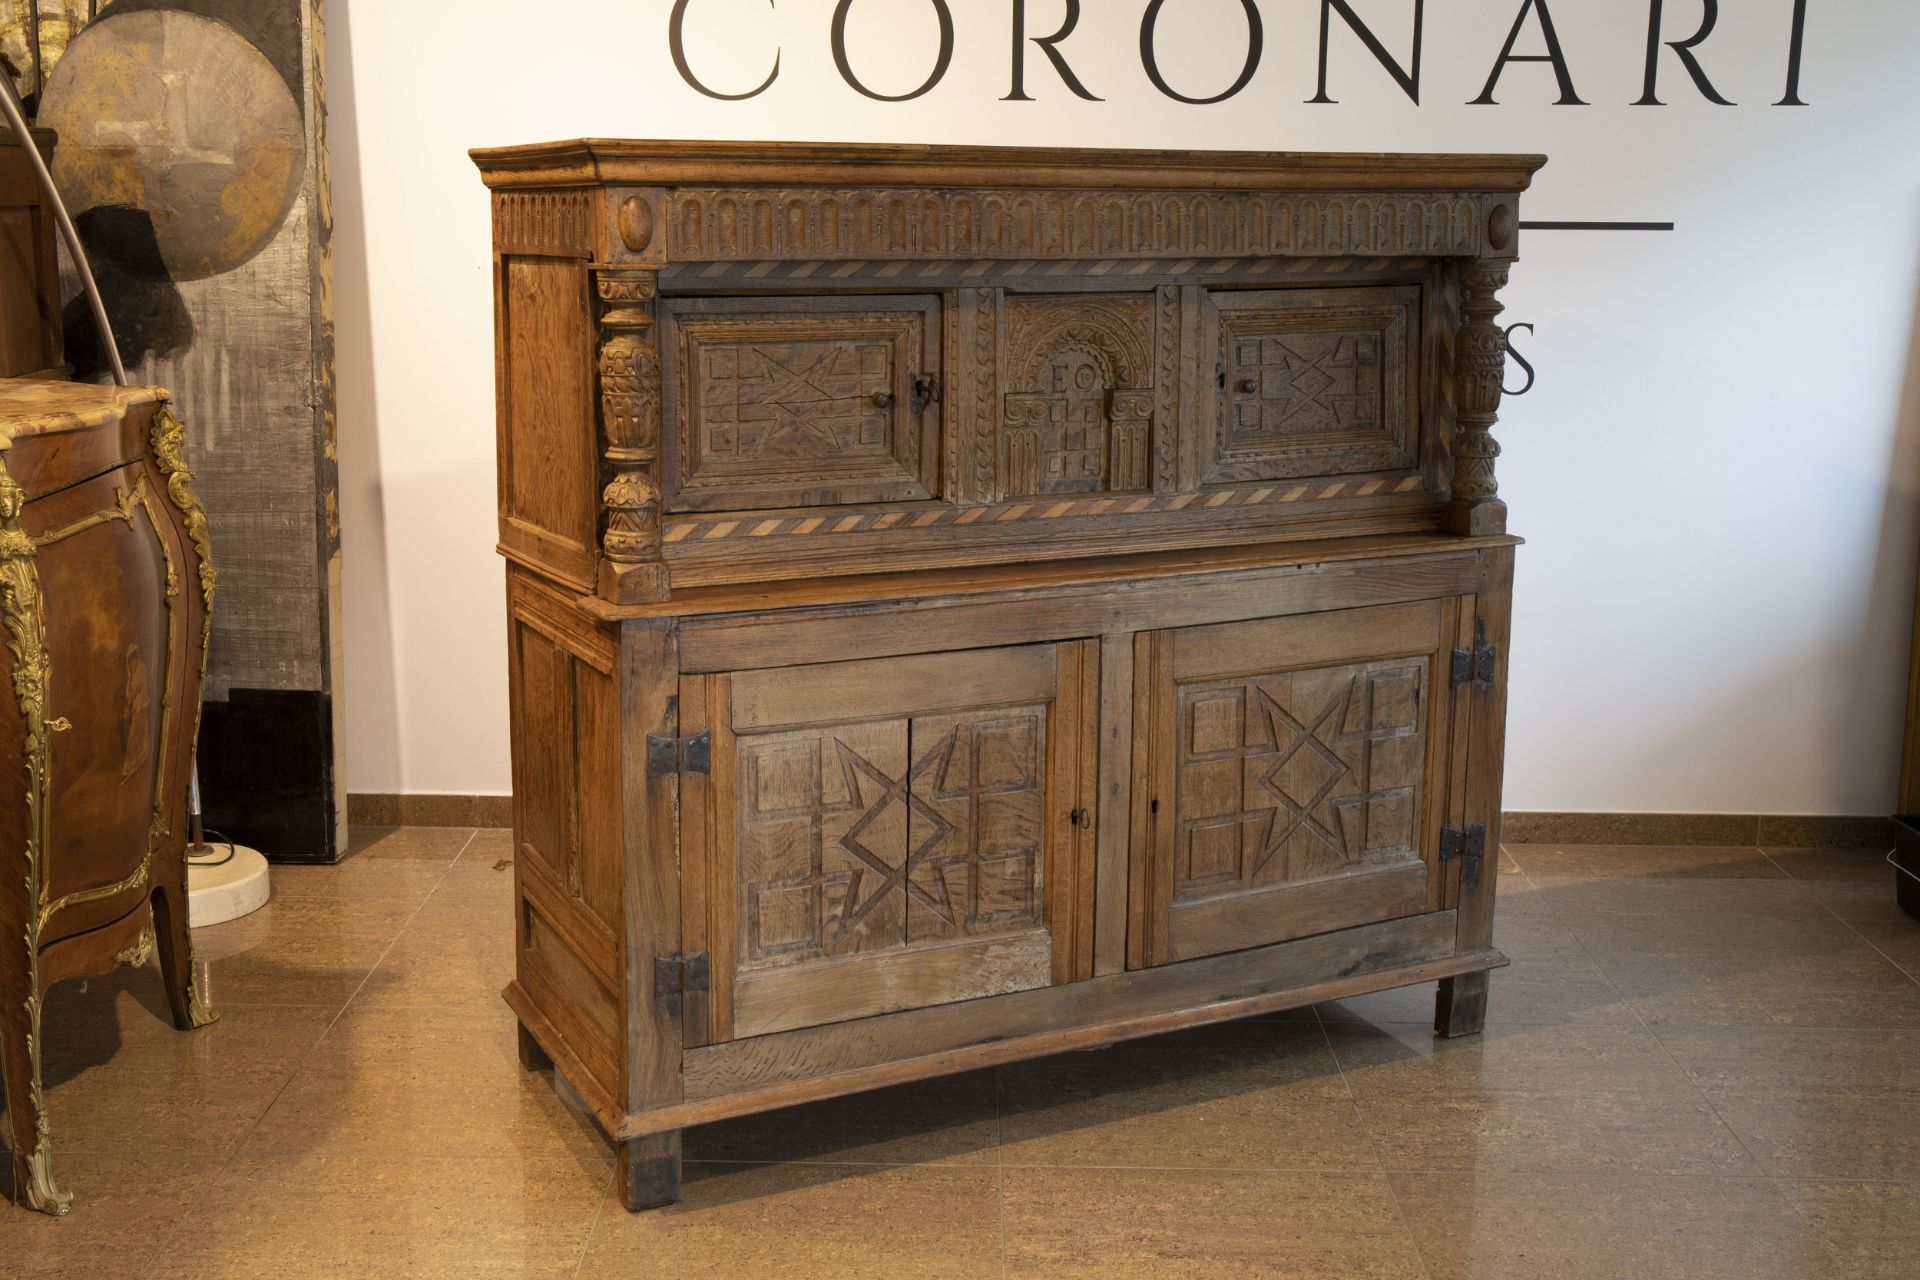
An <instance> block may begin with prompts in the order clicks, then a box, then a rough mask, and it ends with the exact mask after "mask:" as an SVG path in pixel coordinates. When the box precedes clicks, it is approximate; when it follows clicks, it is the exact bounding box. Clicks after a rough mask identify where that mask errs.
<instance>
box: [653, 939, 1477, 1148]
mask: <svg viewBox="0 0 1920 1280" xmlns="http://www.w3.org/2000/svg"><path fill="white" fill-rule="evenodd" d="M1455 932H1456V923H1455V920H1454V918H1453V915H1452V913H1451V912H1439V913H1436V914H1433V915H1428V916H1415V917H1412V918H1410V919H1405V920H1392V921H1387V922H1385V923H1382V924H1377V925H1369V926H1365V927H1362V928H1357V929H1348V930H1344V931H1342V932H1340V933H1333V934H1325V935H1322V936H1319V937H1314V938H1303V939H1300V940H1297V941H1294V942H1284V943H1279V944H1277V945H1275V946H1270V947H1260V948H1256V949H1253V950H1250V951H1241V952H1236V953H1234V954H1232V955H1224V956H1212V957H1209V958H1207V959H1204V960H1190V961H1187V962H1184V963H1181V964H1171V965H1164V966H1161V967H1159V968H1154V969H1148V970H1142V971H1137V972H1129V973H1119V974H1111V975H1107V976H1104V977H1100V978H1095V979H1093V980H1092V981H1091V982H1087V983H1079V984H1075V985H1072V986H1068V987H1048V988H1043V989H1041V990H1037V991H1023V992H1018V993H1015V994H1012V995H1004V996H996V997H994V998H993V999H991V1000H980V1001H973V1002H969V1003H965V1004H952V1005H941V1006H938V1007H935V1008H929V1009H916V1010H912V1011H908V1012H903V1013H895V1014H888V1015H884V1016H881V1017H875V1018H868V1019H864V1020H863V1021H861V1022H859V1023H857V1024H853V1026H851V1027H848V1026H836V1027H815V1028H810V1029H806V1030H800V1031H790V1032H785V1033H782V1034H779V1035H771V1036H761V1037H758V1038H756V1039H752V1040H739V1041H735V1042H733V1043H731V1044H724V1045H715V1046H712V1047H710V1048H706V1049H699V1050H694V1051H691V1052H689V1053H688V1054H687V1071H686V1091H685V1097H686V1101H685V1102H684V1103H683V1104H682V1105H680V1106H677V1107H672V1108H667V1109H663V1110H660V1111H656V1112H651V1113H640V1114H634V1115H630V1116H628V1117H627V1120H626V1123H625V1124H624V1125H622V1127H621V1129H620V1134H621V1135H622V1136H626V1135H631V1134H638V1133H653V1132H662V1131H665V1130H669V1129H673V1128H678V1127H680V1126H682V1125H689V1124H705V1123H708V1122H710V1121H713V1120H720V1119H724V1118H726V1117H729V1116H739V1115H751V1114H753V1113H755V1112H760V1111H768V1110H772V1109H774V1108H778V1107H786V1106H793V1105H795V1104H798V1103H802V1102H809V1101H815V1100H818V1099H822V1098H831V1097H837V1096H841V1095H844V1094H849V1093H858V1092H862V1091H864V1090H868V1089H875V1088H880V1087H883V1086H885V1085H890V1084H898V1083H902V1082H904V1081H910V1080H922V1079H927V1078H930V1077H936V1076H942V1075H949V1074H952V1073H954V1072H958V1071H966V1070H971V1069H975V1068H978V1067H985V1066H993V1065H995V1064H997V1063H1007V1062H1017V1061H1020V1060H1022V1059H1024V1058H1033V1057H1039V1056H1042V1055H1044V1054H1049V1053H1059V1052H1063V1051H1066V1050H1072V1049H1087V1048H1096V1047H1098V1046H1100V1045H1105V1044H1113V1043H1117V1042H1119V1041H1123V1040H1129V1039H1136V1038H1139V1037H1141V1036H1149V1035H1158V1034H1161V1033H1163V1032H1167V1031H1173V1030H1178V1029H1180V1028H1182V1027H1191V1026H1200V1025H1204V1024H1207V1023H1211V1022H1222V1021H1227V1020H1230V1019H1234V1018H1244V1017H1249V1016H1252V1015H1256V1014H1260V1013H1270V1012H1274V1011H1276V1010H1281V1009H1288V1008H1297V1007H1300V1006H1303V1005H1306V1004H1314V1003H1318V1002H1320V1001H1322V1000H1337V999H1342V998H1344V997H1348V996H1353V995H1359V994H1363V993H1365V992H1368V991H1377V990H1383V989H1386V988H1389V987H1396V986H1406V985H1409V984H1411V983H1416V982H1424V981H1432V980H1433V979H1435V978H1446V977H1449V976H1451V975H1455V974H1465V973H1483V972H1485V971H1486V970H1489V969H1496V968H1500V967H1502V966H1504V965H1505V964H1506V963H1507V960H1506V957H1505V956H1502V955H1501V954H1500V953H1499V952H1497V951H1492V950H1486V951H1478V952H1466V953H1461V952H1457V951H1456V950H1455V948H1454V945H1453V939H1454V936H1455ZM1335 975H1337V976H1335ZM855 1031H857V1034H850V1032H855Z"/></svg>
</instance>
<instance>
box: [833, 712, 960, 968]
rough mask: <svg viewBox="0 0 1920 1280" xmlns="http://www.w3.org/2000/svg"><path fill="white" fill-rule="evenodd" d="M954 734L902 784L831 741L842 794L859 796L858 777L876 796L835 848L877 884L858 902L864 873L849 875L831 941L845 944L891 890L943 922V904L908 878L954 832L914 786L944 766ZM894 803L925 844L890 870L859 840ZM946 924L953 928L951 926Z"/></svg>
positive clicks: (878, 856)
mask: <svg viewBox="0 0 1920 1280" xmlns="http://www.w3.org/2000/svg"><path fill="white" fill-rule="evenodd" d="M957 733H958V730H954V731H951V732H949V733H948V734H947V736H946V737H945V738H943V739H942V740H941V741H940V742H938V743H936V744H935V746H934V749H933V750H932V751H929V752H928V753H927V754H926V755H924V756H922V757H921V758H920V759H919V760H917V761H915V762H914V764H913V765H912V767H910V768H909V769H908V770H907V773H906V776H904V777H901V778H889V777H888V776H887V775H886V772H885V771H884V770H882V769H879V768H877V767H875V765H874V764H873V762H872V761H870V760H868V759H867V758H866V757H864V756H862V755H860V754H859V753H858V752H856V751H854V750H853V749H852V748H851V747H849V746H847V744H846V743H844V742H841V741H840V740H839V739H837V738H836V739H834V743H833V745H834V747H835V748H836V750H837V751H838V754H839V758H840V769H841V773H842V776H843V777H844V778H845V779H846V786H847V794H848V795H850V796H860V794H861V791H860V785H859V778H860V777H865V778H866V779H867V780H868V781H869V782H870V783H872V784H873V786H875V787H877V788H878V789H879V791H878V794H877V795H875V796H874V798H873V799H871V800H868V801H867V802H866V804H867V808H866V812H864V813H862V814H861V815H860V818H859V820H858V821H856V822H855V823H854V824H853V826H852V827H851V828H849V829H848V831H847V833H846V834H845V835H843V836H841V837H840V847H841V848H842V849H845V850H846V851H847V852H848V853H850V854H852V855H853V856H854V857H855V858H858V859H859V860H860V862H861V863H862V864H864V867H865V869H868V870H871V871H872V872H873V873H874V875H875V876H876V877H877V878H878V879H877V882H876V883H874V884H873V885H872V888H871V891H870V892H869V893H868V894H867V895H866V896H865V897H864V898H863V897H861V896H860V891H861V887H862V885H863V884H865V883H866V880H867V877H866V874H865V870H863V869H862V868H855V869H854V871H853V878H852V881H851V882H850V883H849V884H848V886H847V909H846V911H845V912H844V914H842V916H841V917H840V927H839V930H838V932H837V933H836V935H835V941H839V940H841V939H844V938H845V937H847V935H848V934H850V933H852V932H853V930H854V929H856V928H858V927H859V925H860V922H861V921H863V920H865V919H866V918H867V917H868V916H869V915H872V914H873V911H874V909H875V908H876V907H878V906H879V905H880V904H881V903H882V902H884V901H886V899H887V898H888V897H889V896H890V895H891V894H893V893H894V891H895V890H899V891H900V892H902V893H905V894H907V895H908V896H909V897H911V898H913V899H914V900H915V901H917V902H919V903H920V904H921V905H922V906H924V907H927V908H928V909H929V910H932V911H935V912H938V913H939V914H940V916H941V918H942V919H946V918H947V916H946V911H945V909H944V907H943V906H942V904H941V903H939V902H937V901H936V900H935V899H934V898H933V897H932V896H931V895H929V894H928V893H927V892H926V891H925V890H923V889H922V888H921V887H920V886H919V885H917V884H915V883H913V880H912V875H913V871H914V868H915V867H917V866H919V865H920V863H921V862H922V861H923V860H924V859H925V858H926V857H927V855H928V854H930V853H932V852H933V851H934V850H935V849H936V848H938V847H939V846H940V844H941V843H942V842H943V841H945V840H946V838H947V837H948V836H949V835H951V834H952V833H953V831H954V826H953V824H952V823H951V822H948V821H947V820H946V819H945V818H944V817H942V816H941V815H940V811H939V810H937V809H935V808H934V807H933V806H932V805H930V804H928V803H927V802H926V801H925V800H922V799H921V798H920V797H919V796H918V795H916V794H914V790H913V784H914V783H915V782H916V781H918V780H919V779H920V778H922V777H924V776H926V775H927V774H928V773H933V772H936V771H937V770H939V769H941V768H943V767H944V766H945V764H946V761H947V759H948V757H949V756H951V755H952V754H953V745H954V740H955V737H956V735H957ZM896 802H897V803H901V804H904V805H906V806H907V812H908V814H909V818H908V825H909V827H911V826H912V815H916V814H917V815H918V816H919V817H920V818H922V819H923V820H924V821H925V822H926V823H927V824H928V826H927V836H926V838H925V839H923V840H922V841H921V842H920V844H919V845H918V846H917V847H916V848H914V849H911V850H909V851H908V853H907V857H906V860H905V861H904V862H903V863H901V864H900V865H899V866H897V867H894V866H889V865H888V864H887V862H886V859H884V858H883V857H881V856H880V855H879V854H877V853H875V852H874V851H873V850H872V849H870V848H868V847H867V846H866V844H865V843H863V842H862V840H861V836H863V835H865V834H866V831H867V829H868V828H869V827H871V826H873V825H874V824H875V823H877V822H879V821H880V819H881V818H882V817H883V816H884V815H885V814H886V812H887V810H888V809H889V808H891V807H892V806H893V805H894V804H895V803H896ZM948 922H949V923H952V921H950V920H949V921H948Z"/></svg>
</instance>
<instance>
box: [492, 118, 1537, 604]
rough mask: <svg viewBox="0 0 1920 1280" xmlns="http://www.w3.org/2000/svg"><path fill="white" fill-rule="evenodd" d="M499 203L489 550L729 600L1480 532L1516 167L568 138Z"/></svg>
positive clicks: (1524, 165)
mask: <svg viewBox="0 0 1920 1280" xmlns="http://www.w3.org/2000/svg"><path fill="white" fill-rule="evenodd" d="M474 158H475V161H476V162H477V163H478V165H479V166H480V169H481V171H482V173H483V175H484V176H485V179H486V181H487V184H488V185H489V186H490V187H491V188H492V189H493V193H494V194H493V222H494V246H495V255H494V258H495V290H496V300H497V306H496V323H497V326H498V338H499V341H498V344H497V349H498V352H499V355H498V361H499V367H498V388H497V389H498V395H499V421H500V451H499V466H500V493H501V512H500V518H501V544H502V549H503V550H504V551H505V552H506V554H507V555H508V556H509V557H510V558H511V559H513V560H514V561H516V562H517V563H520V564H522V565H523V566H525V567H527V568H530V569H533V570H535V571H537V572H539V573H541V574H542V575H543V576H545V577H547V578H549V579H550V580H553V581H555V582H558V583H560V584H563V585H566V586H570V587H573V588H576V589H578V590H580V591H581V592H583V593H594V594H597V595H598V596H599V598H600V599H601V600H602V602H603V603H604V604H605V606H606V607H607V609H608V610H609V611H617V610H619V609H633V608H639V609H644V608H645V607H646V606H648V605H649V604H650V603H655V602H660V601H664V600H666V599H668V598H669V597H670V596H672V595H673V594H674V593H675V592H676V591H679V590H682V589H685V588H694V587H700V586H705V585H712V584H719V583H734V582H747V581H756V580H764V579H775V578H796V577H812V576H818V575H834V574H846V573H860V572H872V571H873V570H874V569H875V568H878V567H884V568H889V569H906V568H925V567H932V566H938V565H970V564H990V563H996V562H1008V561H1023V560H1028V559H1031V558H1033V557H1034V556H1035V555H1036V554H1038V553H1040V552H1042V551H1044V553H1045V554H1046V555H1048V556H1050V557H1051V556H1096V555H1107V554H1114V553H1116V552H1119V551H1122V550H1126V551H1137V550H1142V549H1168V548H1177V547H1182V546H1201V545H1209V544H1219V543H1225V542H1244V541H1247V540H1249V539H1250V538H1258V539H1281V538H1294V537H1308V536H1313V537H1321V536H1327V535H1330V534H1342V533H1392V532H1418V531H1428V530H1445V531H1449V532H1455V533H1473V534H1484V533H1497V532H1501V531H1502V530H1503V529H1504V508H1503V507H1502V506H1501V505H1500V502H1499V499H1498V496H1497V485H1496V483H1495V480H1494V459H1495V457H1496V456H1497V454H1498V446H1497V445H1496V444H1495V443H1494V441H1493V437H1492V434H1491V431H1490V428H1491V427H1492V425H1493V421H1494V414H1495V412H1496V410H1497V407H1498V400H1499V385H1498V374H1499V367H1500V363H1501V358H1502V355H1503V341H1504V340H1503V337H1502V335H1501V333H1500V330H1499V329H1498V327H1497V326H1496V325H1495V324H1494V318H1495V317H1496V316H1497V314H1498V312H1499V309H1500V305H1499V302H1498V298H1497V294H1498V291H1499V289H1500V288H1501V287H1502V286H1503V285H1504V284H1505V281H1506V275H1507V268H1508V266H1509V264H1510V263H1511V262H1512V261H1513V259H1514V257H1515V255H1516V253H1517V249H1518V241H1519V196H1520V193H1521V192H1522V191H1524V190H1525V189H1526V187H1527V185H1528V183H1529V182H1530V180H1531V177H1532V175H1533V173H1534V172H1535V171H1536V170H1537V169H1538V168H1539V167H1540V165H1541V164H1542V163H1544V161H1543V160H1542V159H1541V158H1539V157H1530V156H1453V155H1404V156H1381V155H1292V154H1252V153H1238V152H1139V151H1127V152H1096V151H1083V150H1073V151H1066V150H1051V149H1027V148H971V147H920V146H851V145H823V144H791V143H782V144H771V143H768V144H759V143H738V142H732V143H722V142H642V141H607V140H587V141H574V142H561V143H552V144H546V145H539V146H527V147H513V148H501V149H492V150H486V151H478V152H475V153H474Z"/></svg>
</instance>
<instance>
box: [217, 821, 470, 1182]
mask: <svg viewBox="0 0 1920 1280" xmlns="http://www.w3.org/2000/svg"><path fill="white" fill-rule="evenodd" d="M479 834H480V833H479V831H478V830H473V831H469V832H468V833H467V839H466V841H465V843H463V844H462V845H461V846H460V852H461V853H464V852H466V849H467V846H468V845H470V844H472V843H473V841H474V839H475V837H477V836H478V835H479ZM459 860H460V854H458V853H456V854H455V855H454V858H453V862H458V861H459ZM453 862H449V863H448V864H447V866H446V867H444V868H442V870H441V872H440V875H439V877H438V878H437V879H436V880H435V881H434V889H435V890H437V889H439V887H440V884H441V883H442V882H443V881H445V879H446V878H447V872H448V871H450V870H451V869H452V867H453ZM432 896H433V892H432V891H429V892H428V894H427V897H428V898H429V899H430V898H432ZM426 905H427V904H426V902H425V901H422V902H421V903H420V905H419V906H418V907H416V908H414V910H413V912H412V914H410V915H409V916H408V917H407V919H406V922H405V923H404V924H402V925H401V926H400V928H399V930H398V931H397V932H396V933H395V934H394V936H393V938H392V939H391V940H389V941H388V943H387V945H386V946H385V947H384V948H383V949H382V950H381V952H380V955H379V957H378V958H377V959H376V960H375V961H374V962H373V966H372V967H371V968H369V969H368V970H367V971H366V973H365V974H364V975H362V976H361V979H360V982H359V985H358V986H356V987H355V988H354V989H353V993H352V994H351V995H349V996H348V997H347V998H346V1001H345V1002H344V1003H343V1004H341V1006H340V1008H339V1010H338V1011H336V1012H335V1013H334V1015H333V1017H332V1019H330V1020H329V1021H328V1023H327V1025H326V1028H325V1029H324V1030H322V1031H321V1032H320V1034H319V1035H318V1036H317V1037H315V1039H314V1042H313V1043H312V1044H310V1045H308V1046H307V1051H306V1053H305V1054H303V1055H301V1058H300V1061H299V1062H298V1063H296V1064H295V1065H294V1068H293V1070H291V1071H289V1072H288V1073H287V1076H286V1079H284V1080H282V1081H281V1082H280V1087H279V1088H278V1089H276V1090H274V1094H273V1097H272V1098H271V1099H270V1100H268V1102H267V1105H266V1106H265V1107H263V1108H261V1110H260V1114H259V1115H257V1116H255V1117H254V1118H253V1123H252V1124H251V1125H249V1126H248V1127H247V1132H246V1133H245V1135H244V1136H242V1137H241V1139H240V1141H239V1142H238V1143H236V1144H235V1145H234V1148H233V1151H232V1154H233V1155H234V1156H236V1157H238V1156H240V1155H241V1154H242V1153H244V1152H245V1151H246V1149H247V1144H248V1143H250V1142H252V1141H253V1138H254V1135H255V1134H257V1133H259V1131H260V1126H261V1124H262V1123H264V1122H265V1120H266V1118H267V1117H268V1116H269V1115H272V1114H273V1109H274V1108H275V1107H277V1106H279V1105H280V1100H281V1099H282V1098H284V1097H286V1095H287V1090H288V1089H290V1088H292V1087H293V1082H294V1081H295V1080H297V1079H299V1078H300V1073H301V1072H303V1071H305V1070H306V1068H307V1065H308V1064H309V1063H311V1062H312V1061H313V1055H314V1054H315V1053H316V1052H317V1051H318V1050H319V1048H320V1046H321V1045H323V1044H325V1043H326V1040H327V1037H328V1036H330V1035H332V1034H333V1032H334V1028H336V1027H338V1026H339V1025H340V1019H342V1018H344V1017H346V1016H347V1010H349V1009H351V1008H353V1002H354V1000H355V998H356V997H358V996H359V994H360V993H361V992H362V991H364V990H366V988H367V983H369V982H371V981H372V980H373V975H374V974H376V973H378V972H379V971H380V966H381V965H383V964H385V963H386V962H387V957H388V956H390V955H392V954H393V949H394V948H395V947H397V946H399V945H400V939H401V938H403V937H405V936H406V932H407V930H408V929H410V928H412V927H413V922H414V921H415V920H417V919H418V918H419V916H420V913H421V912H422V911H424V910H426Z"/></svg>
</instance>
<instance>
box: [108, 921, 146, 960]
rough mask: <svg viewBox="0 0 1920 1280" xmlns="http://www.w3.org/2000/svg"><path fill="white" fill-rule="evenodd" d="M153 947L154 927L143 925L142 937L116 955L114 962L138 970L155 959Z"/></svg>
mask: <svg viewBox="0 0 1920 1280" xmlns="http://www.w3.org/2000/svg"><path fill="white" fill-rule="evenodd" d="M153 946H154V938H153V926H152V925H143V926H141V929H140V936H139V937H137V938H135V939H134V940H133V941H132V942H131V943H130V944H128V946H127V949H126V950H125V951H122V952H120V953H119V954H117V955H115V956H114V957H113V962H114V963H115V964H123V965H126V966H127V967H129V968H132V969H138V968H140V967H141V966H143V965H144V964H146V962H147V961H149V960H151V959H153Z"/></svg>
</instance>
